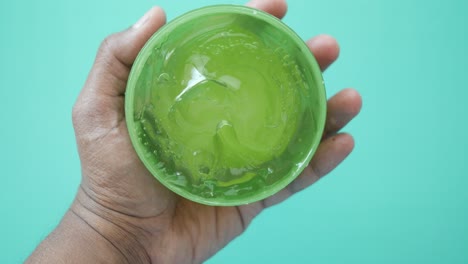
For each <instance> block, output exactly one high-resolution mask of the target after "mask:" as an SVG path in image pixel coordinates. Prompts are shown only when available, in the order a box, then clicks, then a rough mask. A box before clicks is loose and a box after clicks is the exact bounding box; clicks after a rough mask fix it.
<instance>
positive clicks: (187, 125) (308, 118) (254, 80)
mask: <svg viewBox="0 0 468 264" xmlns="http://www.w3.org/2000/svg"><path fill="white" fill-rule="evenodd" d="M246 9H247V8H246ZM250 11H251V10H250V9H249V12H250ZM255 12H257V11H255ZM262 15H264V14H263V13H262ZM254 22H255V24H253V23H254ZM287 37H288V36H285V34H284V32H281V31H278V30H276V29H275V28H274V27H273V26H271V25H270V24H268V23H266V22H265V21H263V20H257V21H252V16H251V15H240V14H216V13H213V14H211V15H209V14H208V15H205V16H204V17H203V19H198V20H193V21H188V22H186V23H180V24H179V25H178V26H177V27H175V28H173V29H172V30H171V31H170V32H167V33H166V34H164V36H163V38H162V37H160V38H162V41H159V42H158V45H155V46H152V47H151V48H148V47H146V50H147V52H146V53H147V54H148V55H147V56H146V60H145V61H144V63H141V64H142V65H143V66H142V67H141V69H140V70H141V73H140V74H139V76H138V78H137V79H136V85H135V88H134V89H135V93H137V95H138V96H137V95H135V97H134V102H133V103H134V106H133V108H134V111H133V117H134V118H133V120H132V121H133V122H135V127H134V131H132V132H134V134H135V135H137V141H138V142H137V143H136V144H138V146H139V148H141V149H142V152H144V157H145V160H146V161H147V162H145V165H147V167H148V162H149V163H151V166H153V167H154V169H153V170H152V172H153V174H157V175H155V176H156V177H157V178H158V179H160V180H161V181H163V183H165V184H166V186H168V187H170V188H171V189H173V190H176V191H177V190H179V192H188V193H189V194H190V195H191V196H196V197H201V198H202V199H207V200H209V199H214V200H216V199H218V200H224V201H228V202H227V203H230V202H229V201H230V199H234V200H235V199H239V198H243V199H244V198H245V197H248V196H249V195H251V194H252V193H253V192H259V191H260V192H261V191H262V189H265V188H268V187H269V186H273V185H275V184H277V183H278V182H279V181H281V179H282V178H283V177H285V176H287V175H289V174H290V173H291V171H295V170H297V168H298V167H301V166H302V167H303V162H304V157H306V156H307V155H309V154H310V151H312V150H311V148H313V144H314V138H316V137H317V135H318V136H320V134H321V131H316V130H317V128H318V127H320V124H317V122H316V121H315V120H314V118H316V117H314V116H316V115H317V114H316V113H314V111H313V109H312V108H313V104H312V103H313V102H314V98H316V97H317V94H314V90H313V89H311V87H310V83H313V82H311V81H313V80H311V77H312V76H311V75H310V73H308V72H305V69H307V68H306V66H307V65H306V63H307V60H306V59H301V58H299V59H298V58H297V56H299V55H300V56H303V55H301V54H300V53H301V51H302V50H301V47H300V46H297V44H296V43H294V42H293V43H291V42H290V41H288V39H287ZM150 42H151V41H150ZM147 46H148V45H147ZM148 49H149V51H148ZM293 55H296V56H293ZM315 101H316V102H319V100H317V99H315ZM314 107H316V106H314ZM131 134H133V133H131ZM314 134H315V135H314ZM133 143H134V145H135V142H133ZM137 151H138V148H137ZM140 156H141V155H140ZM150 170H151V169H150ZM234 200H233V201H234Z"/></svg>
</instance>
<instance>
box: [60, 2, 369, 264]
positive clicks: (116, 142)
mask: <svg viewBox="0 0 468 264" xmlns="http://www.w3.org/2000/svg"><path fill="white" fill-rule="evenodd" d="M248 5H249V6H252V7H255V8H258V9H262V10H264V11H267V12H269V13H271V14H273V15H275V16H277V17H279V18H281V17H283V16H284V15H285V13H286V3H285V2H284V1H283V0H276V1H266V0H253V1H251V2H250V3H248ZM164 23H165V15H164V12H163V10H162V9H160V8H158V7H156V8H153V9H151V10H150V11H149V12H148V13H147V14H146V15H145V16H144V17H143V18H142V19H141V20H140V21H138V22H137V23H136V24H135V25H134V26H132V27H131V28H129V29H127V30H125V31H123V32H120V33H117V34H114V35H112V36H110V37H108V38H106V40H105V41H104V42H103V43H102V45H101V47H100V49H99V52H98V55H97V57H96V61H95V64H94V66H93V68H92V70H91V72H90V74H89V78H88V80H87V81H86V84H85V86H84V88H83V90H82V92H81V94H80V95H79V98H78V100H77V102H76V104H75V106H74V109H73V124H74V127H75V133H76V139H77V144H78V150H79V155H80V159H81V165H82V182H81V185H80V189H79V191H78V195H77V198H76V200H75V202H74V203H73V205H72V207H71V208H70V212H69V213H68V215H69V217H71V218H76V219H75V220H76V222H77V223H79V222H81V223H82V224H84V225H85V226H87V227H89V228H90V230H91V229H92V230H94V231H92V232H96V233H97V236H100V237H102V238H104V240H102V241H104V242H103V244H104V248H105V247H106V246H105V244H106V243H108V246H109V250H110V251H113V252H117V254H118V258H120V260H122V262H125V261H126V262H130V263H200V262H202V261H204V260H206V259H208V258H209V257H210V256H212V255H213V254H215V253H216V252H218V251H219V250H220V249H221V248H223V247H224V246H225V245H226V244H227V243H229V242H230V241H231V240H232V239H234V238H235V237H236V236H238V235H239V234H241V233H242V232H243V231H244V230H245V229H246V228H247V226H248V225H249V224H250V222H251V221H252V220H253V219H254V218H255V216H257V215H258V214H259V213H260V212H262V211H263V210H264V209H265V208H267V207H270V206H272V205H275V204H277V203H280V202H282V201H283V200H285V199H287V198H288V197H290V196H291V195H293V194H294V193H296V192H298V191H300V190H302V189H304V188H306V187H307V186H309V185H311V184H313V183H314V182H316V181H317V180H318V179H320V178H321V177H322V176H324V175H326V174H327V173H328V172H329V171H331V170H332V169H334V168H335V167H336V166H337V165H338V164H339V163H340V162H341V161H342V160H343V159H344V158H345V157H346V156H347V155H348V154H349V153H350V152H351V150H352V149H353V146H354V142H353V139H352V137H351V136H350V135H348V134H341V133H340V134H337V133H338V131H340V130H341V128H343V127H344V126H345V125H346V124H347V123H348V122H349V121H350V120H351V119H352V118H353V117H354V116H356V115H357V113H358V112H359V110H360V107H361V98H360V96H359V94H358V93H357V92H356V91H355V90H352V89H345V90H343V91H341V92H340V93H338V94H337V95H335V96H334V97H332V98H331V99H330V100H329V101H328V112H327V121H326V128H325V132H324V137H323V140H322V142H321V144H320V146H319V148H318V150H317V152H316V154H315V156H314V158H313V159H312V161H311V162H310V164H309V166H308V167H307V168H306V169H305V170H304V172H303V173H302V174H301V175H300V176H299V177H298V178H297V179H295V180H294V181H293V182H292V183H291V184H290V185H289V186H287V187H286V188H285V189H283V190H282V191H280V192H279V193H277V194H276V195H274V196H272V197H269V198H267V199H265V200H262V201H259V202H255V203H252V204H249V205H243V206H237V207H214V206H206V205H202V204H198V203H194V202H191V201H189V200H186V199H184V198H182V197H180V196H178V195H176V194H174V193H173V192H171V191H169V190H168V189H166V188H165V187H164V186H163V185H161V184H160V183H159V182H158V181H157V180H156V179H155V178H154V177H153V176H152V175H151V174H150V172H149V171H148V170H147V169H146V168H145V167H144V165H143V164H142V163H141V161H140V160H139V158H138V156H137V155H136V152H135V151H134V149H133V147H132V144H131V142H130V138H129V135H128V131H127V126H126V123H125V112H124V100H125V97H124V96H125V88H126V84H127V78H128V75H129V72H130V69H131V67H132V64H133V62H134V60H135V58H136V56H137V54H138V52H139V51H140V49H141V48H142V47H143V45H144V44H145V43H146V41H147V40H148V39H149V38H150V37H151V35H152V34H153V33H154V32H156V31H157V30H158V29H159V28H160V27H161V26H162V25H163V24H164ZM307 44H308V46H309V47H310V49H311V51H312V53H313V54H314V55H315V58H316V59H317V61H318V63H319V65H320V67H321V69H322V70H325V69H326V68H327V67H328V66H329V65H330V64H331V63H332V62H333V61H334V60H335V59H336V58H337V57H338V53H339V48H338V45H337V43H336V41H335V40H334V39H333V38H331V37H329V36H325V35H322V36H318V37H315V38H312V39H311V40H309V41H307ZM84 230H86V227H85V228H84ZM106 241H107V242H106Z"/></svg>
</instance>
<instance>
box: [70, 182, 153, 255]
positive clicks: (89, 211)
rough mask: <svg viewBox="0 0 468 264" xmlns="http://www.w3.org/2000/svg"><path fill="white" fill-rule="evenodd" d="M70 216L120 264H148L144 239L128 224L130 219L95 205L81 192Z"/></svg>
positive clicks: (140, 232)
mask: <svg viewBox="0 0 468 264" xmlns="http://www.w3.org/2000/svg"><path fill="white" fill-rule="evenodd" d="M69 213H70V214H72V215H73V217H75V218H76V219H77V220H78V221H80V222H81V224H82V225H84V226H86V228H87V229H88V231H89V232H92V233H94V234H95V235H96V236H99V238H100V239H102V240H103V241H105V244H106V247H107V252H109V254H112V255H113V256H114V257H118V258H119V259H120V260H121V261H122V262H123V263H151V261H150V258H149V256H148V254H147V252H146V249H145V247H144V246H143V244H144V242H145V236H146V235H145V233H144V231H143V230H142V229H141V228H137V227H136V226H135V225H134V224H132V223H131V221H130V219H129V218H132V217H130V216H127V215H123V214H121V213H119V212H117V211H114V210H112V209H110V208H107V207H105V206H103V205H102V204H100V203H98V202H96V201H95V200H93V199H92V198H91V197H90V196H89V195H88V194H87V193H85V192H84V191H83V189H82V188H80V189H79V191H78V194H77V197H76V199H75V201H74V202H73V204H72V206H71V208H70V212H69ZM119 262H120V261H119Z"/></svg>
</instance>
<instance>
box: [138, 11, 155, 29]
mask: <svg viewBox="0 0 468 264" xmlns="http://www.w3.org/2000/svg"><path fill="white" fill-rule="evenodd" d="M151 10H153V9H150V10H149V11H148V12H146V14H145V15H143V16H142V17H141V18H140V19H139V20H138V21H137V22H136V23H135V24H133V27H134V28H139V27H141V26H143V25H144V24H145V23H146V21H148V19H149V18H150V17H151Z"/></svg>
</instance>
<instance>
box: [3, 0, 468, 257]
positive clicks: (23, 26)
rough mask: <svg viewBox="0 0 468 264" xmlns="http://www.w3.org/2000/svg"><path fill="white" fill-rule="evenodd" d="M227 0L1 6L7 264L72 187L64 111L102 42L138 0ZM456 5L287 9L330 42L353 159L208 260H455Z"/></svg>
mask: <svg viewBox="0 0 468 264" xmlns="http://www.w3.org/2000/svg"><path fill="white" fill-rule="evenodd" d="M219 3H238V4H240V3H242V2H241V1H216V0H205V1H171V0H160V1H148V0H146V1H142V0H137V1H121V0H113V1H110V0H101V1H91V0H82V1H59V0H44V1H32V0H26V1H2V2H0V20H1V21H0V22H1V23H0V35H1V42H0V47H1V49H0V58H1V60H2V61H1V66H0V67H1V71H0V76H1V78H0V86H1V88H0V99H1V102H0V121H1V129H0V165H1V172H0V175H1V191H0V202H1V205H2V207H1V217H0V262H1V263H20V262H22V261H23V260H24V259H25V258H26V257H27V256H28V254H30V252H31V251H32V250H33V249H34V248H35V246H36V245H37V244H38V243H39V242H40V241H41V240H42V239H43V238H44V237H45V236H46V235H47V234H48V233H49V232H50V231H51V230H52V229H53V228H54V227H55V226H56V224H57V223H58V222H59V220H60V218H61V217H62V215H63V214H64V212H65V210H66V209H67V207H68V206H69V205H70V203H71V201H72V199H73V197H74V194H75V191H76V189H77V186H78V184H79V181H80V165H79V157H78V155H77V150H76V146H75V141H74V134H73V128H72V124H71V109H72V105H73V103H74V101H75V98H76V97H77V95H78V93H79V91H80V89H81V86H82V85H83V83H84V81H85V78H86V76H87V73H88V71H89V69H90V67H91V65H92V63H93V59H94V56H95V52H96V49H97V47H98V46H99V43H100V41H101V40H102V39H103V38H104V37H105V36H106V35H108V34H109V33H112V32H116V31H119V30H121V29H124V28H126V27H128V26H129V25H131V24H132V23H133V22H135V21H136V20H138V18H139V17H140V16H141V15H142V14H143V13H144V12H145V11H146V10H147V9H149V8H150V7H151V6H152V5H156V4H157V5H160V6H162V7H164V8H165V9H166V11H167V14H168V19H169V20H170V19H172V18H174V17H175V16H177V15H180V14H182V13H184V12H186V11H189V10H191V9H193V8H196V7H201V6H204V5H208V4H219ZM467 12H468V2H467V1H464V0H445V1H442V0H425V1H424V0H411V1H403V0H394V1H387V0H355V1H348V0H327V1H309V0H302V1H300V0H290V1H289V12H288V15H287V16H286V18H285V22H286V23H287V24H289V25H290V26H291V27H292V28H293V29H294V30H296V31H297V32H298V33H299V34H300V35H301V36H302V37H303V38H308V37H311V36H313V35H316V34H318V33H329V34H332V35H334V36H335V37H336V38H337V39H338V40H339V41H340V43H341V49H342V53H341V56H340V59H339V61H338V62H337V63H336V64H335V65H334V66H333V67H332V68H330V69H329V71H327V72H326V74H325V75H324V78H325V81H326V85H327V88H328V94H329V95H332V94H334V93H336V92H337V91H338V90H340V89H341V88H344V87H355V88H357V89H358V90H359V91H360V92H361V93H362V96H363V99H364V106H363V110H362V113H361V115H360V116H359V117H358V118H357V119H356V120H355V121H354V122H353V123H352V124H351V125H350V126H348V127H347V128H346V131H350V132H351V133H353V134H354V136H355V139H356V148H355V151H354V153H353V154H352V155H351V156H350V157H349V159H347V160H346V161H345V162H344V163H343V164H342V165H340V167H339V168H338V169H336V170H335V171H334V172H332V173H331V174H329V175H328V176H327V177H326V178H324V179H323V180H322V181H320V182H319V183H317V184H315V185H314V186H313V187H311V188H309V189H307V190H306V191H303V192H301V193H300V194H298V195H296V196H294V197H293V198H291V199H289V200H288V201H286V202H284V203H283V204H281V205H278V206H276V207H274V208H271V209H269V210H267V211H265V212H264V213H263V214H262V215H261V216H259V217H258V218H257V219H255V221H254V222H253V223H252V225H251V226H250V227H249V228H248V230H247V231H246V232H245V234H244V235H243V236H241V237H239V238H237V239H236V240H234V242H232V243H231V244H230V245H228V246H227V247H226V248H225V249H223V250H222V251H221V252H220V253H219V254H218V255H216V256H215V257H213V258H212V259H210V260H209V261H208V262H207V263H360V264H363V263H468V205H467V203H468V191H467V189H468V188H467V187H468V177H467V176H468V168H467V163H468V160H467V151H466V148H467V147H468V140H467V137H466V131H467V128H468V126H467V117H466V114H467V113H468V110H467V107H466V104H465V100H466V98H467V96H468V89H467V88H468V87H467V84H466V77H465V76H466V73H465V71H466V69H467V66H468V65H467V61H468V54H467V47H468V30H467V28H466V27H467V25H468V18H467V16H466V13H467Z"/></svg>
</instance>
